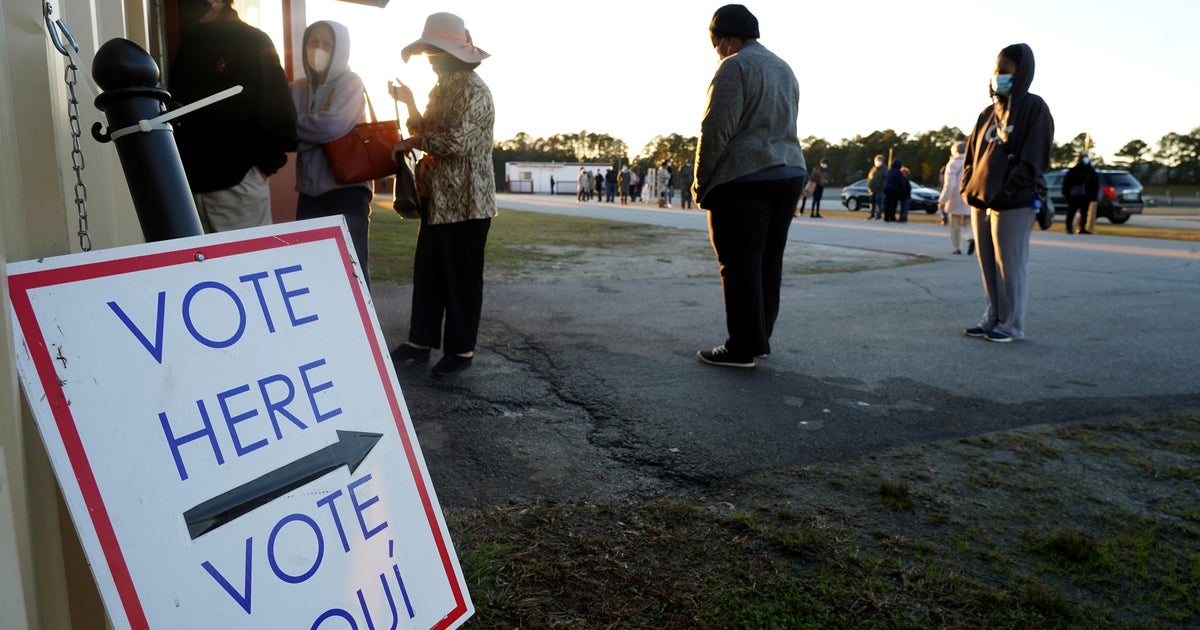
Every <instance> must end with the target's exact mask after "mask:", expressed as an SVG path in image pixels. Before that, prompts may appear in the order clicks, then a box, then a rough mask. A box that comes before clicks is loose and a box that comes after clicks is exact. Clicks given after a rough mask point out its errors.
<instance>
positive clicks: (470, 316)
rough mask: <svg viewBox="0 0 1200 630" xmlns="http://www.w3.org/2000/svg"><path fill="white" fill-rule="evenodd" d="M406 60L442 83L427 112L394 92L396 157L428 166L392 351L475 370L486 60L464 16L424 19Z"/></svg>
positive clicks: (486, 206) (488, 99)
mask: <svg viewBox="0 0 1200 630" xmlns="http://www.w3.org/2000/svg"><path fill="white" fill-rule="evenodd" d="M412 55H425V56H426V58H428V59H429V64H430V65H431V66H432V67H433V71H434V72H435V73H436V74H437V79H438V80H437V84H435V85H434V87H433V90H432V91H431V92H430V93H429V103H428V105H427V106H426V108H425V113H424V114H422V113H421V112H419V111H417V107H416V104H415V102H414V99H413V93H412V90H410V89H408V87H407V86H405V85H403V84H400V85H399V86H398V89H396V90H393V92H392V97H393V98H395V99H396V100H398V101H401V102H403V103H404V104H405V105H407V106H408V113H409V119H408V129H409V133H410V135H409V137H408V138H405V139H403V140H401V141H400V142H398V143H397V144H396V146H395V148H394V149H393V155H404V154H406V153H408V152H409V151H411V150H413V149H419V150H420V151H422V152H424V153H425V157H423V158H422V159H421V162H422V163H423V164H424V162H425V161H426V160H430V158H432V160H430V161H431V162H432V164H430V165H426V166H424V167H423V168H422V169H421V173H422V175H421V179H423V180H424V185H425V186H426V187H427V188H428V192H429V201H428V206H427V208H426V210H425V215H424V216H423V217H422V218H421V229H420V231H419V232H417V250H416V254H415V256H414V260H413V289H412V315H411V319H410V325H409V330H408V339H407V340H406V341H405V342H404V343H402V344H400V345H398V346H396V348H395V349H394V350H392V361H393V362H394V363H397V364H402V363H415V362H425V361H428V360H429V355H430V351H431V349H432V348H438V347H441V348H442V353H443V354H442V358H441V360H439V361H438V362H437V364H436V365H434V366H433V370H432V373H433V375H434V376H444V375H448V374H454V373H456V372H461V371H462V370H465V369H467V368H469V367H470V366H471V362H472V359H473V358H474V357H475V345H476V342H477V340H478V337H479V321H480V318H481V315H482V309H483V262H484V251H485V249H486V246H487V237H488V231H489V229H490V228H491V225H492V217H494V216H496V183H495V171H494V168H493V165H492V146H493V135H494V127H495V123H496V107H495V104H494V103H493V102H492V93H491V90H489V89H488V86H487V84H485V83H484V82H483V79H481V78H480V77H479V75H478V74H476V72H475V68H477V67H479V64H480V62H482V61H483V60H484V59H487V58H488V57H489V56H490V55H488V53H486V52H484V51H482V50H480V49H479V48H477V47H475V43H474V42H473V41H472V40H471V34H470V32H469V31H467V28H466V25H465V24H464V23H463V19H462V18H460V17H458V16H457V15H453V14H451V13H434V14H433V15H430V16H429V17H428V18H427V19H426V20H425V29H424V31H423V32H422V34H421V38H420V39H418V40H416V41H415V42H413V43H411V44H409V45H408V46H405V47H404V48H403V49H402V50H401V51H400V56H401V58H402V59H403V60H404V61H405V62H407V61H408V59H409V57H411V56H412ZM419 181H420V180H419Z"/></svg>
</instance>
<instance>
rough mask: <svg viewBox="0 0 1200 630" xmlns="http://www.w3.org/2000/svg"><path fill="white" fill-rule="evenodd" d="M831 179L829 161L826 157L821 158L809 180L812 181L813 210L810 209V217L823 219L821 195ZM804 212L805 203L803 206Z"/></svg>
mask: <svg viewBox="0 0 1200 630" xmlns="http://www.w3.org/2000/svg"><path fill="white" fill-rule="evenodd" d="M828 181H829V162H826V161H825V158H821V162H820V164H818V165H817V168H815V169H813V172H812V178H811V179H810V180H809V182H811V183H812V210H810V211H809V215H808V216H810V217H813V218H816V219H821V218H824V217H822V216H821V196H822V195H824V194H825V184H826V182H828ZM801 213H802V214H803V205H802V206H801Z"/></svg>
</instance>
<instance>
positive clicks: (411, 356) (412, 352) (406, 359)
mask: <svg viewBox="0 0 1200 630" xmlns="http://www.w3.org/2000/svg"><path fill="white" fill-rule="evenodd" d="M428 360H429V348H414V347H413V346H410V345H408V344H407V343H402V344H400V345H398V346H396V349H395V350H392V363H395V364H396V365H401V364H404V363H424V362H426V361H428Z"/></svg>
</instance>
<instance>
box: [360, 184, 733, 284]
mask: <svg viewBox="0 0 1200 630" xmlns="http://www.w3.org/2000/svg"><path fill="white" fill-rule="evenodd" d="M420 225H421V224H420V222H419V221H415V220H406V219H401V218H400V217H399V216H398V215H397V214H396V213H395V212H393V211H392V210H391V208H390V207H388V206H386V205H383V204H380V203H375V204H374V205H373V207H372V214H371V242H370V247H371V256H370V258H371V261H370V264H371V281H372V282H379V283H382V284H392V285H407V284H412V263H413V255H414V253H415V252H416V246H417V231H418V230H419V228H420ZM635 228H636V229H635ZM669 232H671V230H669V229H668V228H657V227H653V226H640V225H636V224H630V223H621V222H617V221H607V220H603V219H590V218H586V217H568V216H555V215H546V214H540V213H536V212H518V211H515V210H503V214H502V215H501V218H499V219H497V220H495V221H492V226H491V229H490V230H489V232H488V244H487V274H488V275H489V276H491V277H493V279H494V278H496V277H511V276H514V275H518V274H519V272H520V271H521V270H522V269H525V268H527V267H540V268H546V267H553V266H554V265H556V264H562V263H563V262H564V261H569V260H570V259H571V257H572V256H575V255H578V250H582V249H583V248H598V249H616V248H619V247H624V246H632V245H639V244H644V243H646V242H647V241H648V240H651V239H653V238H656V236H658V235H660V234H663V233H669ZM573 248H574V249H575V250H577V251H575V252H572V249H573ZM713 264H714V268H715V264H716V263H715V262H714V263H713ZM714 273H715V271H714Z"/></svg>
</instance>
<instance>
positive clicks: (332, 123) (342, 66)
mask: <svg viewBox="0 0 1200 630" xmlns="http://www.w3.org/2000/svg"><path fill="white" fill-rule="evenodd" d="M322 24H323V25H325V26H328V27H329V28H330V29H332V30H333V42H334V45H333V54H332V55H330V56H331V59H330V61H329V69H328V70H327V71H326V76H325V82H324V83H322V84H321V85H320V86H318V87H317V88H316V89H313V87H312V77H313V74H314V72H313V69H312V67H311V66H309V65H308V56H307V55H305V56H304V76H303V77H301V78H298V79H296V80H295V81H293V82H292V85H291V88H292V103H293V104H294V105H295V106H296V137H297V139H298V140H299V147H298V148H297V151H296V190H297V191H298V192H300V193H301V194H304V195H309V196H311V197H316V196H318V195H321V194H324V193H327V192H329V191H331V190H333V189H335V188H345V187H349V186H363V187H365V188H367V189H370V188H371V183H370V182H362V183H358V184H339V183H338V181H337V179H335V178H334V176H333V170H332V169H330V167H329V161H328V160H327V159H326V158H325V153H324V152H323V151H322V150H321V144H322V143H325V142H329V141H331V140H336V139H338V138H340V137H342V136H344V135H346V134H347V133H349V132H350V130H351V129H353V128H354V125H356V124H358V123H359V122H362V121H363V120H364V119H365V117H364V115H363V107H364V105H365V98H364V96H363V82H362V79H360V78H359V76H358V75H357V74H354V73H353V72H351V71H350V31H349V30H348V29H347V28H346V27H345V26H344V25H342V24H339V23H337V22H330V21H322V22H313V23H312V24H310V25H309V26H308V28H306V29H304V39H302V40H301V41H302V42H307V41H308V36H309V33H311V32H312V30H313V28H314V27H316V26H317V25H322ZM301 45H302V46H303V44H301Z"/></svg>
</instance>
